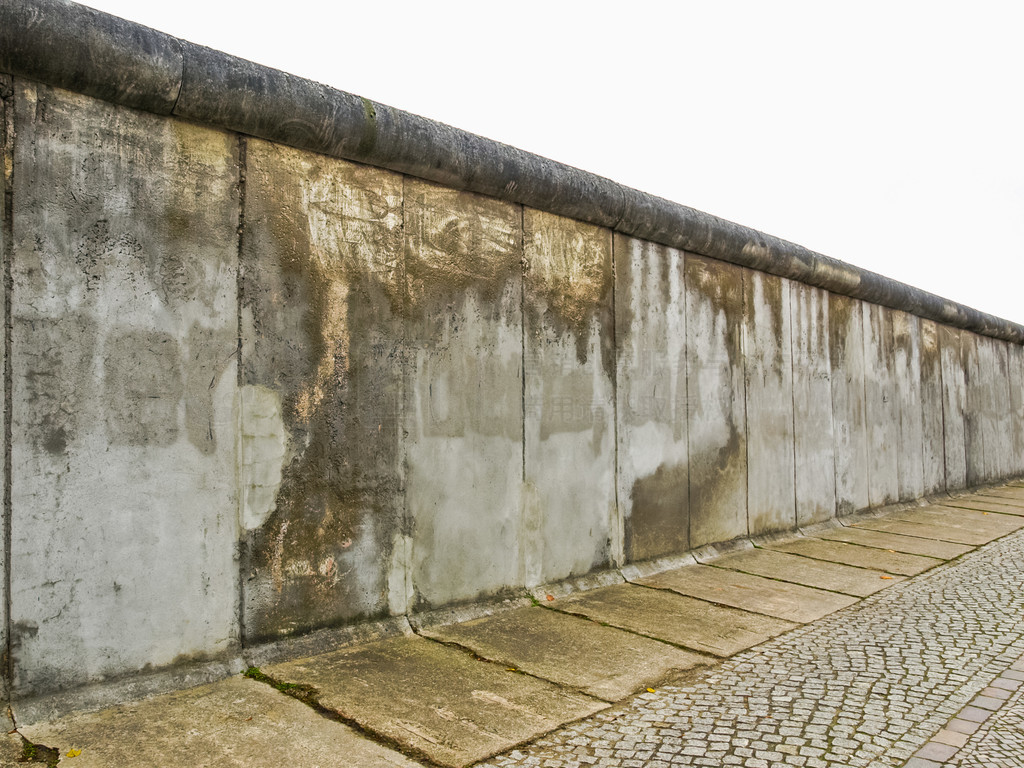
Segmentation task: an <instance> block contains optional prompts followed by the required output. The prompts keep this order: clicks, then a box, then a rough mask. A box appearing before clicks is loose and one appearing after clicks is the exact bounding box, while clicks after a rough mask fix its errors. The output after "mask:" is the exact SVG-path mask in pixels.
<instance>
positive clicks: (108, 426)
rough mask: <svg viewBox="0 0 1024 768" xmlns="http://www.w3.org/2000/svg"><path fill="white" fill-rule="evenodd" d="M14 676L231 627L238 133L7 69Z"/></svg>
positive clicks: (174, 644) (152, 649) (75, 679)
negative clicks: (11, 74) (13, 85)
mask: <svg viewBox="0 0 1024 768" xmlns="http://www.w3.org/2000/svg"><path fill="white" fill-rule="evenodd" d="M15 101H16V114H15V124H16V128H17V134H18V141H17V143H16V146H15V154H14V200H13V205H14V208H13V214H14V216H13V227H14V228H13V242H12V246H13V259H12V279H13V285H14V288H13V293H14V295H15V297H16V301H15V303H14V304H13V305H12V307H11V313H12V329H11V333H12V340H13V347H12V350H13V352H12V360H11V366H12V369H13V382H12V387H13V392H12V398H13V421H12V453H11V461H12V467H13V471H12V476H11V494H12V508H13V518H12V521H11V528H12V547H11V548H12V562H11V595H10V600H11V626H12V628H13V631H12V636H11V643H12V647H13V667H14V686H15V693H16V694H18V695H27V694H30V693H35V692H42V691H46V690H54V689H62V688H67V687H71V686H74V685H78V684H81V683H85V682H89V681H93V680H99V679H102V678H105V677H108V676H113V675H120V674H125V673H130V672H134V671H137V670H139V669H141V668H143V667H146V666H153V667H159V666H162V665H168V664H171V663H172V662H180V661H183V660H187V659H190V658H196V657H198V658H203V657H208V656H216V655H220V654H224V653H226V652H229V651H230V650H231V649H232V647H233V646H235V645H236V643H237V640H238V638H237V629H236V627H237V616H238V571H237V563H236V562H235V552H236V545H237V536H238V522H237V508H238V499H237V492H236V465H237V453H236V439H235V429H234V425H235V413H236V410H235V403H236V399H237V387H236V366H235V361H236V352H237V322H238V321H237V318H238V308H237V302H236V292H237V285H236V270H237V266H236V257H237V226H238V214H239V198H238V156H237V140H236V138H235V137H234V136H231V135H228V134H225V133H220V132H217V131H212V130H207V129H204V128H200V127H197V126H194V125H190V124H187V123H181V122H178V121H175V120H169V119H165V118H158V117H155V116H152V115H148V114H142V113H136V112H133V111H131V110H129V109H125V108H120V107H116V106H112V105H110V104H106V103H102V102H99V101H94V100H91V99H89V98H86V97H83V96H80V95H74V94H70V93H67V92H64V91H60V90H56V89H51V88H48V87H44V86H36V85H34V84H32V83H29V82H25V81H21V82H20V83H19V84H18V85H17V92H16V98H15Z"/></svg>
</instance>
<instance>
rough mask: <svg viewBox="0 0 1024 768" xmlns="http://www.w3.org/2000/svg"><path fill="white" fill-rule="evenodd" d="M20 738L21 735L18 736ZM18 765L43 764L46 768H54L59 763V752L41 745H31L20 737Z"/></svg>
mask: <svg viewBox="0 0 1024 768" xmlns="http://www.w3.org/2000/svg"><path fill="white" fill-rule="evenodd" d="M18 735H19V736H21V734H18ZM18 762H19V763H43V764H44V765H46V766H47V768H55V766H56V765H57V763H59V762H60V750H58V749H54V748H53V747H47V746H45V745H43V744H33V743H32V742H31V741H29V740H28V739H26V738H25V737H24V736H21V757H20V758H19V759H18Z"/></svg>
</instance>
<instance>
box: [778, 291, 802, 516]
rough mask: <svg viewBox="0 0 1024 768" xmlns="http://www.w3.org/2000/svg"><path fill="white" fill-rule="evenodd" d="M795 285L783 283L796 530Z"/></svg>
mask: <svg viewBox="0 0 1024 768" xmlns="http://www.w3.org/2000/svg"><path fill="white" fill-rule="evenodd" d="M793 285H795V283H794V284H789V285H787V284H786V283H783V284H782V287H783V288H784V289H785V290H787V291H788V292H789V401H790V407H791V409H792V412H793V526H794V527H795V528H799V527H800V506H799V504H800V502H799V496H800V495H799V493H798V491H797V488H799V485H800V480H799V473H800V467H799V465H798V464H797V455H796V441H797V435H796V369H797V366H796V352H795V345H796V331H797V328H796V325H797V324H796V323H795V322H794V319H793V318H794V315H796V316H799V314H800V313H799V309H794V306H795V302H794V296H793V290H794V289H793Z"/></svg>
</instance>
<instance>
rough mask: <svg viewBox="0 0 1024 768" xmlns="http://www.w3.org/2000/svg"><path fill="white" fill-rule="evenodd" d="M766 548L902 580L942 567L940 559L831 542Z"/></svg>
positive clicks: (801, 542) (798, 541) (811, 541)
mask: <svg viewBox="0 0 1024 768" xmlns="http://www.w3.org/2000/svg"><path fill="white" fill-rule="evenodd" d="M765 548H766V549H773V550H776V551H778V552H789V553H790V554H792V555H800V556H801V557H810V558H814V559H815V560H823V561H825V562H829V563H843V564H844V565H853V566H856V567H857V568H872V569H876V570H882V571H885V572H886V573H898V574H900V575H901V576H915V575H917V574H919V573H923V572H924V571H927V570H928V569H929V568H934V567H935V566H936V565H941V564H942V562H943V560H942V559H941V558H936V557H922V556H921V555H911V554H907V553H905V552H897V551H893V550H888V549H878V548H877V547H869V546H862V545H860V544H848V543H846V542H842V541H831V540H828V539H814V538H803V539H796V540H794V541H787V542H783V543H780V544H769V545H767V546H766V547H765Z"/></svg>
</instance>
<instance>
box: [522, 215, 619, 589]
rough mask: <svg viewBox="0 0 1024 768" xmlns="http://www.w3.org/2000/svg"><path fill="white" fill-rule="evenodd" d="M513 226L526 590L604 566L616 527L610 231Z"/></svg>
mask: <svg viewBox="0 0 1024 768" xmlns="http://www.w3.org/2000/svg"><path fill="white" fill-rule="evenodd" d="M523 226H524V241H525V259H526V263H527V265H528V266H527V272H526V279H525V284H524V312H525V314H524V318H523V322H524V325H525V335H524V339H523V341H524V344H525V350H524V355H525V358H524V366H525V368H524V380H523V385H524V386H525V395H524V397H525V400H524V403H523V405H524V408H525V417H526V423H525V427H524V439H525V446H526V447H525V455H524V457H523V467H524V479H525V490H524V499H523V515H524V520H523V539H522V541H521V548H522V552H523V565H522V567H523V574H524V576H523V578H524V580H525V583H526V585H527V586H533V585H536V584H543V583H545V582H549V581H557V580H558V579H563V578H567V577H569V576H570V575H579V574H583V573H587V572H588V571H590V570H593V569H594V568H597V567H601V566H608V565H610V564H611V562H612V558H613V556H614V557H618V556H619V552H620V550H621V536H620V531H621V524H620V521H619V520H618V518H617V514H618V510H617V507H616V505H615V392H614V383H615V359H614V354H615V353H614V334H615V328H614V314H613V308H612V294H613V291H614V283H613V279H612V236H611V231H610V230H607V229H603V228H600V227H595V226H592V225H590V224H583V223H581V222H577V221H573V220H571V219H566V218H562V217H560V216H555V215H553V214H549V213H542V212H540V211H536V210H533V209H526V210H525V211H524V213H523ZM566 531H573V534H572V535H571V536H567V535H566V533H565V532H566ZM613 547H614V549H615V551H614V552H613V551H612V548H613Z"/></svg>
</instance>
